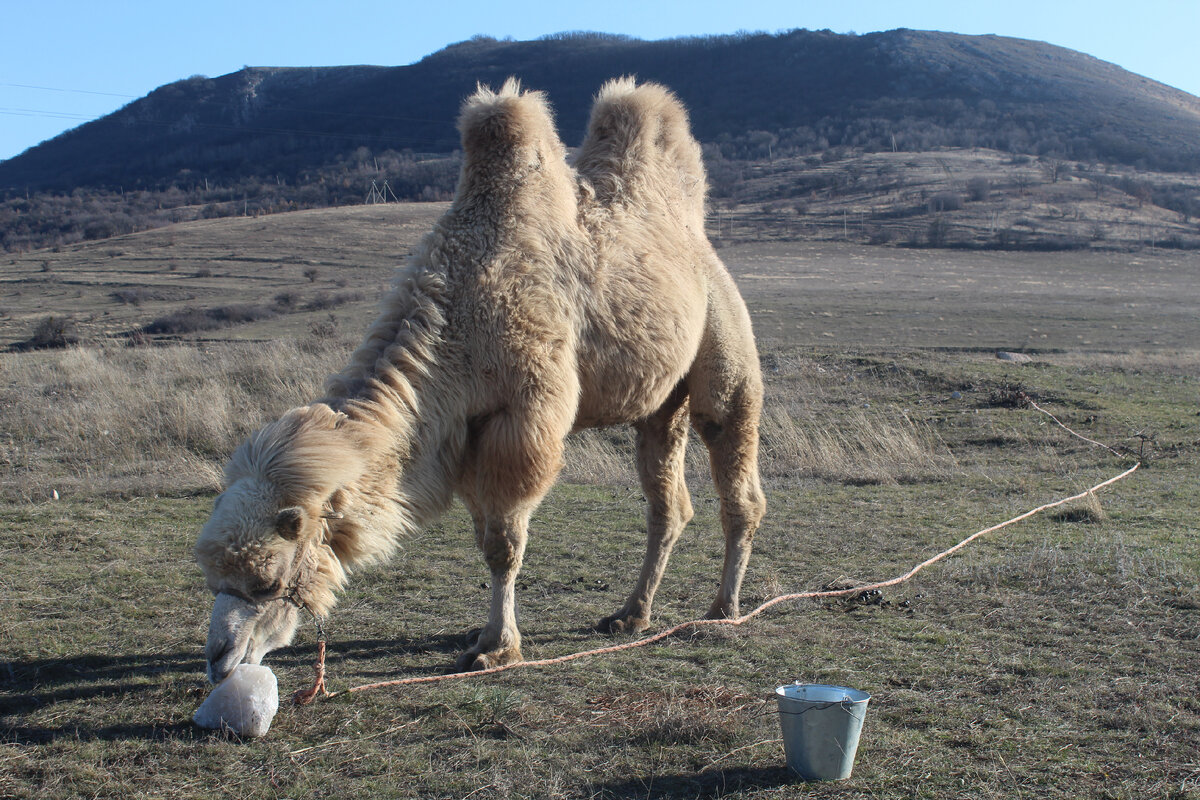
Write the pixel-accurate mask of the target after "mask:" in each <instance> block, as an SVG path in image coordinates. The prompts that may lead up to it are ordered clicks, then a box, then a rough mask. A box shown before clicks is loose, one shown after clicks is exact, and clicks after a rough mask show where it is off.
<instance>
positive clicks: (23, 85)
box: [0, 83, 138, 98]
mask: <svg viewBox="0 0 1200 800" xmlns="http://www.w3.org/2000/svg"><path fill="white" fill-rule="evenodd" d="M0 86H10V87H13V88H15V89H39V90H41V91H43V92H71V93H72V94H99V95H104V96H105V97H129V98H136V97H138V95H135V94H117V93H116V92H94V91H91V90H90V89H61V88H59V87H57V86H33V85H32V84H28V83H0Z"/></svg>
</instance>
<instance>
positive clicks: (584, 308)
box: [196, 78, 765, 681]
mask: <svg viewBox="0 0 1200 800" xmlns="http://www.w3.org/2000/svg"><path fill="white" fill-rule="evenodd" d="M458 126H459V130H460V132H461V134H462V150H463V167H462V174H461V177H460V180H459V185H458V189H457V193H456V195H455V197H454V201H453V203H452V204H451V206H450V208H449V210H448V211H447V212H446V213H445V215H444V216H443V217H442V218H441V219H440V220H439V221H438V222H437V224H436V225H435V226H434V228H433V230H432V231H431V232H430V233H429V234H428V235H427V236H426V237H425V238H424V240H423V242H422V243H421V245H420V247H419V248H418V249H417V251H416V253H415V254H414V255H413V256H412V258H411V259H410V261H409V262H408V264H407V265H406V266H404V267H402V268H401V269H400V270H398V272H397V275H396V277H395V280H394V283H393V287H392V289H391V291H390V292H389V293H388V294H387V296H386V297H385V299H384V301H383V304H382V311H381V313H380V315H379V317H378V319H376V320H375V322H374V323H373V324H372V325H371V327H370V328H369V330H368V331H367V333H366V337H365V339H364V340H363V342H362V344H361V345H359V347H358V349H357V350H356V351H355V352H354V354H353V356H352V357H351V359H350V364H349V366H347V367H346V368H345V369H344V370H342V371H341V372H340V373H339V374H337V375H334V376H333V377H331V378H330V379H329V380H328V381H327V383H326V387H325V396H324V397H323V398H322V399H320V400H318V401H316V402H314V403H312V404H311V405H308V406H304V407H301V408H296V409H293V410H291V411H288V412H287V413H285V414H284V415H283V416H282V417H281V418H280V419H278V420H277V421H275V422H272V423H270V424H268V425H266V426H265V427H264V428H262V429H261V430H259V431H257V432H256V433H254V434H253V435H251V436H250V437H249V439H248V440H247V441H246V442H245V443H243V444H242V445H241V446H240V447H239V448H238V449H237V450H236V451H235V452H234V454H233V456H232V458H231V460H230V462H229V464H228V466H227V467H226V469H225V475H224V486H225V488H224V491H223V492H222V493H221V494H220V495H219V496H218V497H217V499H216V502H215V503H214V504H213V511H212V516H211V518H210V519H209V520H208V522H207V524H205V526H204V528H203V530H202V531H201V533H200V537H199V541H198V543H197V546H196V554H197V558H198V560H199V563H200V565H201V567H202V568H203V570H204V574H205V577H206V579H207V584H208V587H209V589H211V590H212V592H213V593H214V595H215V596H216V602H215V604H214V608H213V615H212V624H211V628H210V631H209V636H208V644H207V648H206V656H207V659H208V672H209V678H210V679H211V680H213V681H219V680H221V679H222V678H223V677H224V676H225V675H227V674H228V673H229V672H230V671H231V670H232V669H233V668H234V667H235V666H236V665H237V664H239V663H241V662H250V663H258V662H259V661H260V660H261V659H262V657H263V656H264V655H265V654H266V653H267V652H269V651H270V650H272V649H274V648H277V647H281V646H284V645H286V644H288V643H289V642H290V641H291V639H292V636H293V635H294V633H295V630H296V626H297V623H298V619H299V615H298V610H297V609H298V608H299V607H304V608H307V609H309V610H310V611H311V612H312V613H313V614H315V615H318V616H324V615H327V614H328V613H329V611H330V609H331V608H332V607H333V605H334V603H335V595H336V593H337V591H338V590H339V589H340V588H341V587H342V586H343V584H344V582H345V580H346V577H347V574H348V573H349V572H350V571H351V570H352V569H353V568H354V567H357V566H360V565H363V564H365V563H369V562H376V561H379V560H380V559H385V558H387V557H388V556H390V555H392V554H393V552H394V551H395V550H396V548H397V545H398V544H399V543H401V542H402V541H403V540H404V539H405V537H406V536H410V535H411V534H412V533H413V532H414V531H415V530H417V529H419V528H420V527H421V526H422V525H424V524H426V523H428V522H430V521H431V520H432V519H434V518H435V517H436V516H437V515H438V514H440V513H441V512H443V511H444V510H445V509H446V508H447V506H448V505H449V503H450V502H451V499H452V497H453V496H455V495H457V496H458V497H459V498H461V499H462V501H463V503H464V504H465V505H466V507H467V509H468V510H469V511H470V513H471V517H472V519H473V520H474V527H475V541H476V543H477V544H478V546H479V548H480V550H482V551H483V557H484V559H485V560H486V562H487V565H488V568H489V569H490V570H491V582H490V585H491V609H490V611H489V614H488V619H487V622H486V624H485V625H483V627H482V629H480V630H479V632H478V636H477V637H476V638H475V639H474V640H473V641H470V640H468V644H467V646H468V649H467V650H466V652H464V653H463V654H462V655H461V656H460V657H459V659H458V661H457V668H458V669H460V670H477V669H483V668H487V667H490V666H494V665H500V664H506V663H510V662H513V661H518V660H520V659H521V657H522V656H521V635H520V633H519V631H518V630H517V622H516V609H515V604H516V598H515V591H514V585H515V581H516V577H517V571H518V570H519V569H520V567H521V560H522V556H523V554H524V552H525V543H526V533H527V528H528V525H529V519H530V515H531V514H532V513H533V511H534V509H536V508H537V506H538V504H539V502H540V501H541V500H542V498H543V497H544V496H545V495H546V492H547V491H548V490H549V489H550V487H551V485H552V484H553V483H554V481H555V479H556V476H557V475H558V473H559V470H560V468H561V466H562V458H563V448H564V440H565V439H566V437H567V435H568V434H569V433H571V432H572V431H575V430H580V429H584V428H592V427H598V426H607V425H616V424H621V423H623V424H630V425H632V426H633V427H634V429H635V430H636V432H637V467H638V473H639V475H640V477H641V483H642V488H643V491H644V493H645V496H646V500H647V506H648V509H647V514H646V520H647V529H648V545H647V548H646V556H645V561H644V563H643V565H642V570H641V574H640V575H639V576H638V579H637V583H636V584H635V585H634V587H633V591H632V592H631V593H630V595H629V597H628V599H627V600H626V601H625V604H624V605H623V606H621V608H620V609H618V610H617V611H616V613H614V614H612V615H611V616H607V617H605V618H604V619H602V620H601V621H600V624H599V627H600V628H601V629H602V630H604V631H608V632H612V633H628V632H637V631H641V630H643V629H645V628H646V627H647V626H648V625H649V623H650V613H651V604H652V603H653V600H654V593H655V591H656V589H657V588H658V585H659V581H660V579H661V578H662V576H663V570H664V569H665V567H666V565H667V559H668V557H669V556H670V553H671V548H672V545H673V544H674V543H675V541H676V539H677V538H678V537H679V534H680V532H681V531H682V529H683V527H684V525H685V524H686V523H687V522H688V520H689V519H690V518H691V516H692V506H691V501H690V499H689V496H688V491H687V487H686V485H685V483H684V449H685V445H686V442H687V434H688V425H689V423H690V424H691V426H692V427H693V428H694V429H695V430H696V431H697V432H698V434H699V436H700V438H701V439H702V440H703V442H704V444H705V445H706V446H707V448H708V451H709V456H710V462H711V465H712V475H713V480H714V483H715V485H716V489H717V493H718V495H719V497H720V503H721V522H722V525H723V527H724V534H725V559H724V565H723V567H722V569H721V581H720V587H719V589H718V590H717V595H716V598H715V599H714V600H713V602H712V605H711V606H710V607H709V609H708V616H709V617H733V616H736V615H737V614H738V590H739V587H740V585H741V580H742V575H743V573H744V572H745V569H746V562H747V559H748V558H749V556H750V547H751V540H752V539H753V536H754V532H755V530H756V528H757V527H758V524H759V522H760V520H761V519H762V516H763V513H764V509H765V502H764V499H763V494H762V491H761V489H760V486H759V476H758V421H759V413H760V410H761V405H762V378H761V374H760V371H759V365H758V356H757V353H756V350H755V345H754V338H753V334H752V332H751V328H750V319H749V315H748V314H747V312H746V307H745V304H744V303H743V302H742V299H741V296H740V295H739V294H738V291H737V289H736V287H735V285H734V282H733V280H732V279H731V278H730V276H729V273H728V272H727V271H726V269H725V267H724V265H723V264H722V263H721V261H720V259H719V258H718V257H717V255H716V253H715V252H714V250H713V248H712V246H711V244H710V243H709V241H708V239H707V237H706V236H705V233H704V200H705V192H706V181H705V175H704V167H703V165H702V163H701V159H700V147H699V146H698V145H697V143H696V140H695V139H694V138H693V137H692V135H691V131H690V128H689V123H688V118H687V113H686V112H685V110H684V108H683V106H682V104H681V103H680V102H679V101H678V100H677V99H676V98H675V96H674V95H673V94H671V93H670V92H669V91H667V90H666V89H665V88H663V87H661V86H658V85H655V84H649V83H647V84H642V85H640V86H639V85H637V84H636V83H635V81H634V80H632V79H630V78H622V79H619V80H614V81H610V82H609V83H608V84H606V85H605V86H604V87H603V88H602V89H601V90H600V92H599V93H598V95H597V97H596V100H595V104H594V106H593V109H592V113H591V119H590V122H589V127H588V132H587V136H586V138H585V140H584V142H583V144H582V146H581V147H580V150H579V152H578V155H577V157H576V159H575V163H574V166H573V167H572V166H571V165H569V164H568V163H567V159H566V151H565V148H564V146H563V144H562V142H561V140H560V139H559V137H558V135H557V133H556V131H555V127H554V120H553V116H552V114H551V111H550V108H549V106H548V104H547V102H546V98H545V96H544V95H543V94H542V93H540V92H529V91H522V90H521V88H520V86H519V84H518V83H517V82H516V81H513V80H510V81H508V82H507V83H506V84H505V85H504V87H503V88H502V89H501V90H500V91H498V92H495V91H492V90H490V89H487V88H483V87H480V88H479V89H478V90H477V91H476V92H475V94H473V95H472V96H471V97H469V98H468V99H467V100H466V101H465V102H464V103H463V106H462V111H461V115H460V117H459V122H458ZM602 524H603V521H602V520H597V525H602ZM597 535H601V534H600V533H599V532H598V533H597Z"/></svg>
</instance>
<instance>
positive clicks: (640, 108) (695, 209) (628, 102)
mask: <svg viewBox="0 0 1200 800" xmlns="http://www.w3.org/2000/svg"><path fill="white" fill-rule="evenodd" d="M575 167H576V169H577V170H578V171H579V172H580V174H581V175H582V176H583V177H585V178H587V179H588V180H590V181H591V183H592V185H593V187H594V188H595V190H596V195H597V198H598V199H600V200H601V201H602V202H607V203H622V202H625V203H634V204H639V203H640V204H644V203H648V202H649V203H655V202H658V203H661V202H666V203H668V204H669V205H670V206H672V207H678V208H680V209H681V210H682V211H683V212H684V214H685V215H687V216H688V217H689V218H690V219H692V220H695V221H696V222H697V223H698V224H699V226H700V228H701V229H702V228H703V221H704V197H705V194H706V193H707V190H708V183H707V180H706V179H705V174H704V163H703V161H702V160H701V157H700V145H699V144H698V143H697V142H696V139H695V138H694V137H693V136H692V131H691V125H690V123H689V121H688V115H687V111H686V110H685V109H684V107H683V104H682V103H681V102H680V101H679V99H678V98H677V97H676V96H675V95H674V94H673V93H672V92H671V91H669V90H668V89H667V88H666V87H664V86H661V85H659V84H657V83H643V84H641V85H640V86H639V85H638V84H637V82H636V81H635V80H634V79H633V78H632V77H624V78H616V79H614V80H611V81H609V82H608V83H606V84H605V85H604V86H603V87H602V88H601V89H600V91H599V93H597V95H596V100H595V103H594V104H593V106H592V116H591V120H590V122H589V123H588V132H587V138H585V139H584V142H583V145H582V147H581V148H580V152H579V158H578V159H577V160H576V162H575Z"/></svg>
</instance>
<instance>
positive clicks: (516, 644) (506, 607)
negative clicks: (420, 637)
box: [455, 514, 529, 672]
mask: <svg viewBox="0 0 1200 800" xmlns="http://www.w3.org/2000/svg"><path fill="white" fill-rule="evenodd" d="M528 530H529V517H528V515H527V514H525V515H519V516H515V517H510V518H507V519H505V518H501V519H492V520H487V519H476V522H475V536H476V541H477V543H478V544H479V548H480V550H482V551H483V557H484V560H485V561H486V562H487V565H488V568H489V569H490V570H491V573H492V582H491V586H492V602H491V606H490V608H489V610H488V621H487V624H486V625H484V627H483V629H482V630H480V631H479V635H478V637H477V638H476V639H475V641H474V642H473V643H472V644H471V648H470V649H469V650H467V651H466V652H465V653H463V654H462V655H460V656H459V657H458V661H457V663H456V664H455V668H456V669H457V670H458V671H459V672H472V671H476V670H481V669H488V668H489V667H495V666H500V665H502V664H510V663H512V662H514V661H520V660H521V658H522V657H521V632H520V630H518V629H517V597H516V582H517V573H518V572H519V571H520V569H521V561H522V559H523V558H524V555H525V542H526V540H527V539H528Z"/></svg>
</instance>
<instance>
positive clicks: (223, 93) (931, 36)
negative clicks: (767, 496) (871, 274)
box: [0, 29, 1200, 192]
mask: <svg viewBox="0 0 1200 800" xmlns="http://www.w3.org/2000/svg"><path fill="white" fill-rule="evenodd" d="M621 74H636V75H638V76H639V77H640V78H642V79H649V80H656V81H661V82H663V83H665V84H667V85H668V86H670V87H671V88H673V89H674V90H675V91H676V92H677V93H678V94H679V95H680V96H681V97H682V99H683V100H684V102H685V103H687V105H688V107H689V109H690V110H691V114H692V119H693V124H694V127H695V130H696V134H697V136H698V137H699V138H700V139H701V140H703V141H706V142H716V143H720V144H721V146H722V148H723V149H724V150H726V151H728V152H727V154H730V153H732V154H735V155H737V156H739V157H760V156H761V157H767V156H774V155H780V154H782V155H804V154H808V153H813V152H819V151H822V150H825V149H828V148H830V147H836V146H854V147H860V148H865V149H867V150H889V151H890V150H893V149H898V150H904V151H920V150H927V149H929V148H931V147H939V146H959V147H963V146H966V147H974V146H980V147H989V148H993V149H997V150H1002V151H1007V152H1017V153H1027V154H1034V155H1048V154H1053V155H1056V156H1058V157H1063V158H1071V159H1074V160H1100V161H1107V162H1117V163H1123V164H1137V165H1141V166H1146V167H1151V168H1155V169H1165V170H1178V171H1194V170H1198V169H1200V99H1197V98H1196V97H1193V96H1191V95H1189V94H1186V93H1184V92H1181V91H1178V90H1175V89H1172V88H1170V87H1168V86H1165V85H1162V84H1159V83H1156V82H1154V81H1151V80H1149V79H1147V78H1143V77H1141V76H1138V75H1134V74H1132V73H1130V72H1127V71H1125V70H1123V69H1121V68H1119V67H1117V66H1115V65H1113V64H1109V63H1106V62H1103V61H1099V60H1097V59H1095V58H1092V57H1090V56H1087V55H1084V54H1082V53H1078V52H1075V51H1072V50H1068V49H1064V48H1061V47H1055V46H1053V45H1049V44H1045V43H1041V42H1033V41H1026V40H1021V39H1012V38H1007V37H1000V36H965V35H959V34H952V33H939V32H928V31H911V30H903V29H901V30H895V31H888V32H884V33H873V34H867V35H863V36H856V35H853V34H849V35H841V34H834V33H831V32H829V31H805V30H797V31H790V32H787V33H782V34H777V35H770V34H750V35H737V36H721V37H709V38H688V39H675V40H665V41H655V42H646V41H640V40H633V39H629V38H625V37H617V36H607V35H602V34H563V35H558V36H554V37H548V38H545V39H540V40H536V41H528V42H514V41H497V40H494V39H490V38H476V39H472V40H470V41H467V42H462V43H460V44H456V45H451V46H450V47H447V48H445V49H444V50H441V51H439V52H437V53H434V54H432V55H430V56H428V57H426V58H425V59H423V60H421V61H420V62H417V63H416V64H412V65H408V66H402V67H367V66H347V67H326V68H261V67H247V68H246V69H243V70H241V71H239V72H237V73H232V74H230V75H225V76H221V77H219V78H213V79H208V78H202V77H193V78H189V79H187V80H183V81H179V82H176V83H172V84H169V85H167V86H164V87H161V88H159V89H157V90H155V91H154V92H152V93H150V94H149V95H148V96H146V97H145V98H142V99H140V100H137V101H135V102H133V103H130V104H129V105H127V106H126V107H124V108H122V109H121V110H119V111H117V112H115V113H113V114H111V115H109V116H107V117H104V118H102V119H99V120H96V121H94V122H91V123H88V124H86V125H83V126H81V127H79V128H76V129H74V130H72V131H69V132H67V133H64V134H62V135H61V136H58V137H56V138H54V139H52V140H50V141H48V142H45V143H43V144H41V145H39V146H37V147H35V148H32V149H30V150H28V151H26V152H25V153H23V154H21V155H19V156H17V157H15V158H12V159H9V160H7V161H4V162H0V190H9V191H21V192H23V191H25V190H27V189H30V190H33V191H41V190H56V191H60V190H69V189H74V188H77V187H88V188H95V189H101V188H107V189H113V188H117V187H123V188H125V189H129V188H135V187H141V188H165V187H168V186H171V185H181V186H186V185H195V184H196V182H200V183H201V184H202V183H203V182H204V181H205V180H206V179H207V180H213V181H225V182H229V181H234V180H237V179H241V178H246V177H247V176H254V177H256V178H259V179H272V180H277V181H300V180H304V179H305V178H306V176H307V177H311V176H312V174H313V173H314V171H319V170H321V169H322V168H325V167H328V166H329V165H331V164H339V163H348V162H350V161H352V160H354V159H359V160H361V159H362V158H363V157H368V156H369V155H370V154H372V153H374V154H382V153H387V152H393V153H403V152H405V151H411V152H416V153H448V152H451V151H453V150H454V149H455V148H456V147H457V146H458V135H457V132H456V131H455V129H454V124H453V121H454V117H455V114H456V111H457V107H458V103H459V102H460V100H461V98H462V97H463V96H464V95H466V94H467V93H469V92H470V91H471V90H472V89H473V88H474V86H475V83H476V82H477V81H481V82H484V83H492V84H495V83H499V82H500V81H502V80H503V79H504V78H506V77H508V76H510V75H516V76H518V77H520V78H521V79H522V80H523V81H524V83H525V85H526V86H529V87H532V88H537V89H543V90H546V91H547V92H548V93H549V94H550V97H551V100H552V102H553V103H554V105H555V107H556V109H557V112H558V118H559V124H560V127H561V130H562V134H563V138H564V139H565V140H566V142H567V143H568V144H577V143H578V141H579V139H580V138H581V137H582V132H583V127H584V124H585V122H586V116H587V108H588V105H589V104H590V100H591V96H592V94H593V93H594V92H595V90H596V89H597V87H599V85H600V84H601V83H602V82H603V81H604V80H606V79H608V78H610V77H613V76H615V75H621ZM364 148H365V149H364Z"/></svg>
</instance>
